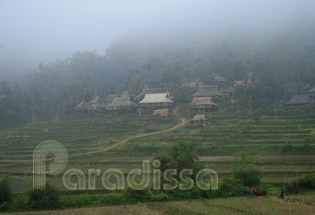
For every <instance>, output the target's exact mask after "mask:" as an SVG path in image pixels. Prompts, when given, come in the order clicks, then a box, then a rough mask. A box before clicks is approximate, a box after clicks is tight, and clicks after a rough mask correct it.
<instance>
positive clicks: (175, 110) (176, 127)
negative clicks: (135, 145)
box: [69, 106, 188, 157]
mask: <svg viewBox="0 0 315 215" xmlns="http://www.w3.org/2000/svg"><path fill="white" fill-rule="evenodd" d="M177 111H178V106H176V107H175V109H174V111H173V113H174V115H175V116H176V117H178V118H180V120H181V121H180V123H178V124H177V125H175V126H174V127H172V128H168V129H165V130H160V131H154V132H150V133H144V134H139V135H135V136H132V137H128V138H127V139H124V140H122V141H120V142H118V143H115V144H113V145H110V146H108V147H106V148H104V149H101V150H96V151H91V152H85V153H80V154H73V155H70V156H69V157H79V156H83V155H91V154H96V153H100V152H106V151H109V150H111V149H114V148H116V147H118V146H120V145H122V144H124V143H126V142H128V141H129V140H132V139H136V138H140V137H146V136H150V135H154V134H160V133H164V132H168V131H172V130H175V129H178V128H180V127H183V126H185V125H186V123H187V122H188V120H187V119H186V118H184V117H181V116H180V115H178V113H177Z"/></svg>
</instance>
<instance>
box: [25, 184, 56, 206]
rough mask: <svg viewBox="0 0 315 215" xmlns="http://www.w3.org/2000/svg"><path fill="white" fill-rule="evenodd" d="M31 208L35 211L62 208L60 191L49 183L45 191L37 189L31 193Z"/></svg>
mask: <svg viewBox="0 0 315 215" xmlns="http://www.w3.org/2000/svg"><path fill="white" fill-rule="evenodd" d="M29 206H30V207H31V208H34V209H40V208H58V207H60V191H59V189H58V188H57V187H55V186H54V185H52V184H51V183H50V182H49V181H48V182H47V183H46V188H45V189H35V190H31V191H30V192H29Z"/></svg>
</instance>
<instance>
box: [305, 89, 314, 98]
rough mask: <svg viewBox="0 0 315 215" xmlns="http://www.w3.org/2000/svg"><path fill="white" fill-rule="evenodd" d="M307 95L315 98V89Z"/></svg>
mask: <svg viewBox="0 0 315 215" xmlns="http://www.w3.org/2000/svg"><path fill="white" fill-rule="evenodd" d="M307 93H308V94H309V95H310V96H311V97H312V98H315V87H314V88H312V89H310V90H308V91H307Z"/></svg>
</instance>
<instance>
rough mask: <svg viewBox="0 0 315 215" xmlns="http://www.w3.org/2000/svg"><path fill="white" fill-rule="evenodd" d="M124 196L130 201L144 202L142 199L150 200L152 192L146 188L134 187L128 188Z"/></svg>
mask: <svg viewBox="0 0 315 215" xmlns="http://www.w3.org/2000/svg"><path fill="white" fill-rule="evenodd" d="M125 197H126V199H127V200H130V201H131V202H144V201H150V200H151V197H152V193H151V191H150V190H149V189H147V188H146V189H143V190H134V189H131V188H128V189H127V190H126V194H125Z"/></svg>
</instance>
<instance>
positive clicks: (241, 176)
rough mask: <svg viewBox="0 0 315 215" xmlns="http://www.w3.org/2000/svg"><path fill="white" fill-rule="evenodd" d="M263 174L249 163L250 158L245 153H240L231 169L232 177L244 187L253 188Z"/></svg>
mask: <svg viewBox="0 0 315 215" xmlns="http://www.w3.org/2000/svg"><path fill="white" fill-rule="evenodd" d="M262 176H263V173H262V172H261V171H260V170H259V169H257V168H256V167H255V166H254V165H253V164H251V163H250V158H249V157H248V155H247V154H246V153H241V154H240V155H239V158H238V159H236V162H235V167H234V169H233V177H234V178H235V179H236V180H238V181H240V182H241V183H242V184H243V185H244V186H247V187H253V186H257V185H259V184H260V181H261V178H262Z"/></svg>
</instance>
